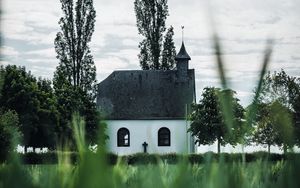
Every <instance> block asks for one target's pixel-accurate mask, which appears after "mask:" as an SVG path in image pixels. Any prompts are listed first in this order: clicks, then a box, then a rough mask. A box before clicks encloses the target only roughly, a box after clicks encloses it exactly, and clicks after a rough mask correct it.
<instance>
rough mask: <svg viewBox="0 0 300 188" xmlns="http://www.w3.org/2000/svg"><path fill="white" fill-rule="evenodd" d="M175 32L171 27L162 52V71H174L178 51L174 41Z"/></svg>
mask: <svg viewBox="0 0 300 188" xmlns="http://www.w3.org/2000/svg"><path fill="white" fill-rule="evenodd" d="M173 36H174V31H173V27H172V26H171V27H170V28H169V29H168V31H167V33H166V35H165V40H164V45H163V51H162V62H161V69H166V70H169V69H172V68H173V67H174V65H175V56H176V49H175V45H174V41H173Z"/></svg>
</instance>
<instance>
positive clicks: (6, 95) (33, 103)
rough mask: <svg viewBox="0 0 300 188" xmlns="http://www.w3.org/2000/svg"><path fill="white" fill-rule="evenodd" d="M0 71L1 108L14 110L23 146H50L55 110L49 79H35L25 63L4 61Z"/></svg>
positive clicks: (55, 118) (51, 144)
mask: <svg viewBox="0 0 300 188" xmlns="http://www.w3.org/2000/svg"><path fill="white" fill-rule="evenodd" d="M1 72H3V74H4V76H3V78H4V81H3V90H2V92H1V93H2V96H1V99H0V104H1V107H2V108H3V110H4V111H8V110H14V111H15V112H16V113H17V114H18V117H19V121H20V124H21V125H22V126H21V127H20V130H21V132H22V134H23V144H24V145H25V147H27V146H32V147H54V145H55V142H54V138H55V135H54V130H55V126H56V125H57V111H56V100H55V97H54V94H53V91H52V89H51V82H50V81H49V80H42V79H39V80H38V81H37V80H36V78H35V77H34V76H33V75H31V73H30V72H26V70H25V67H17V66H15V65H8V66H6V67H4V68H3V67H2V68H1Z"/></svg>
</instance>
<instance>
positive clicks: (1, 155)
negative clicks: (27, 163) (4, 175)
mask: <svg viewBox="0 0 300 188" xmlns="http://www.w3.org/2000/svg"><path fill="white" fill-rule="evenodd" d="M20 136H21V133H20V131H19V121H18V115H17V113H16V112H14V111H11V110H8V111H6V112H3V111H2V110H0V162H3V161H5V160H6V159H7V157H8V155H9V153H10V152H12V151H13V150H14V149H15V147H16V143H17V140H18V139H20Z"/></svg>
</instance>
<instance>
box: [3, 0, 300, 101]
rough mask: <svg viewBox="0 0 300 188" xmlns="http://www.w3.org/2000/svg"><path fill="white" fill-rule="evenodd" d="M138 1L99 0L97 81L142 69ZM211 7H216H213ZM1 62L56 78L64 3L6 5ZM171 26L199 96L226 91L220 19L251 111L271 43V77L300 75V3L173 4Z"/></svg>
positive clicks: (228, 56) (177, 0) (233, 72)
mask: <svg viewBox="0 0 300 188" xmlns="http://www.w3.org/2000/svg"><path fill="white" fill-rule="evenodd" d="M133 1H134V0H94V5H95V9H96V11H97V17H96V27H95V32H94V35H93V38H92V42H91V44H90V45H91V49H92V52H93V56H94V59H95V64H96V66H97V79H98V81H101V80H103V79H104V78H105V77H107V76H108V75H109V74H110V73H111V72H112V71H113V70H120V69H140V67H139V62H138V58H137V54H138V53H139V49H138V43H139V41H141V39H142V38H141V36H139V35H138V32H137V28H136V19H135V14H134V9H133ZM208 2H209V3H208ZM1 3H2V4H1V8H2V15H1V27H0V28H1V30H0V31H1V38H2V46H1V48H0V50H1V55H2V56H1V59H0V63H1V64H4V65H6V64H16V65H21V66H26V68H27V70H30V71H31V72H32V73H33V74H34V75H36V76H42V77H47V78H52V76H53V72H54V70H55V67H56V66H57V65H58V60H57V59H56V58H55V56H56V54H55V51H54V45H53V41H54V38H55V35H56V33H57V31H58V30H59V25H58V20H59V18H60V17H61V15H62V13H61V9H60V2H59V0H26V1H25V0H2V2H1ZM168 4H169V14H170V16H169V17H168V18H167V26H169V25H172V26H173V27H174V28H175V36H174V37H175V43H176V48H177V50H179V48H180V44H181V25H184V26H185V31H184V33H185V34H184V35H185V37H184V38H185V39H184V40H185V45H186V49H187V51H188V53H189V55H190V56H191V58H192V60H191V62H190V68H194V69H195V72H196V83H197V88H196V89H197V95H198V96H197V98H198V99H199V98H200V95H201V91H202V89H203V87H205V86H219V78H218V76H217V70H216V63H215V58H214V56H213V55H212V52H213V50H212V46H211V40H210V39H211V31H212V29H211V25H212V24H211V22H210V21H209V20H211V19H209V16H208V15H212V16H213V20H214V23H215V24H214V25H215V26H216V30H217V31H218V33H219V35H220V37H221V39H222V40H221V42H222V47H223V50H224V59H225V62H226V64H225V67H226V70H227V76H228V78H229V79H230V85H231V87H232V88H233V89H234V90H236V91H237V92H238V97H239V98H240V99H241V102H242V104H243V105H247V104H248V103H249V101H250V96H251V94H252V91H253V88H254V87H255V84H256V82H257V77H258V72H259V69H260V67H261V62H262V57H263V51H264V48H265V46H266V45H265V44H266V40H267V39H268V38H273V39H274V40H275V46H274V54H273V56H272V62H271V65H270V67H269V70H270V71H276V70H277V71H279V70H280V69H281V68H283V69H284V70H286V72H287V73H288V74H290V75H293V76H300V22H299V18H300V11H299V7H300V1H299V0H263V1H262V0H210V1H208V0H169V2H168Z"/></svg>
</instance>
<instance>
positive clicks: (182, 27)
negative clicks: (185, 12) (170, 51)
mask: <svg viewBox="0 0 300 188" xmlns="http://www.w3.org/2000/svg"><path fill="white" fill-rule="evenodd" d="M181 30H182V42H183V31H184V26H183V25H182V26H181Z"/></svg>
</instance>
